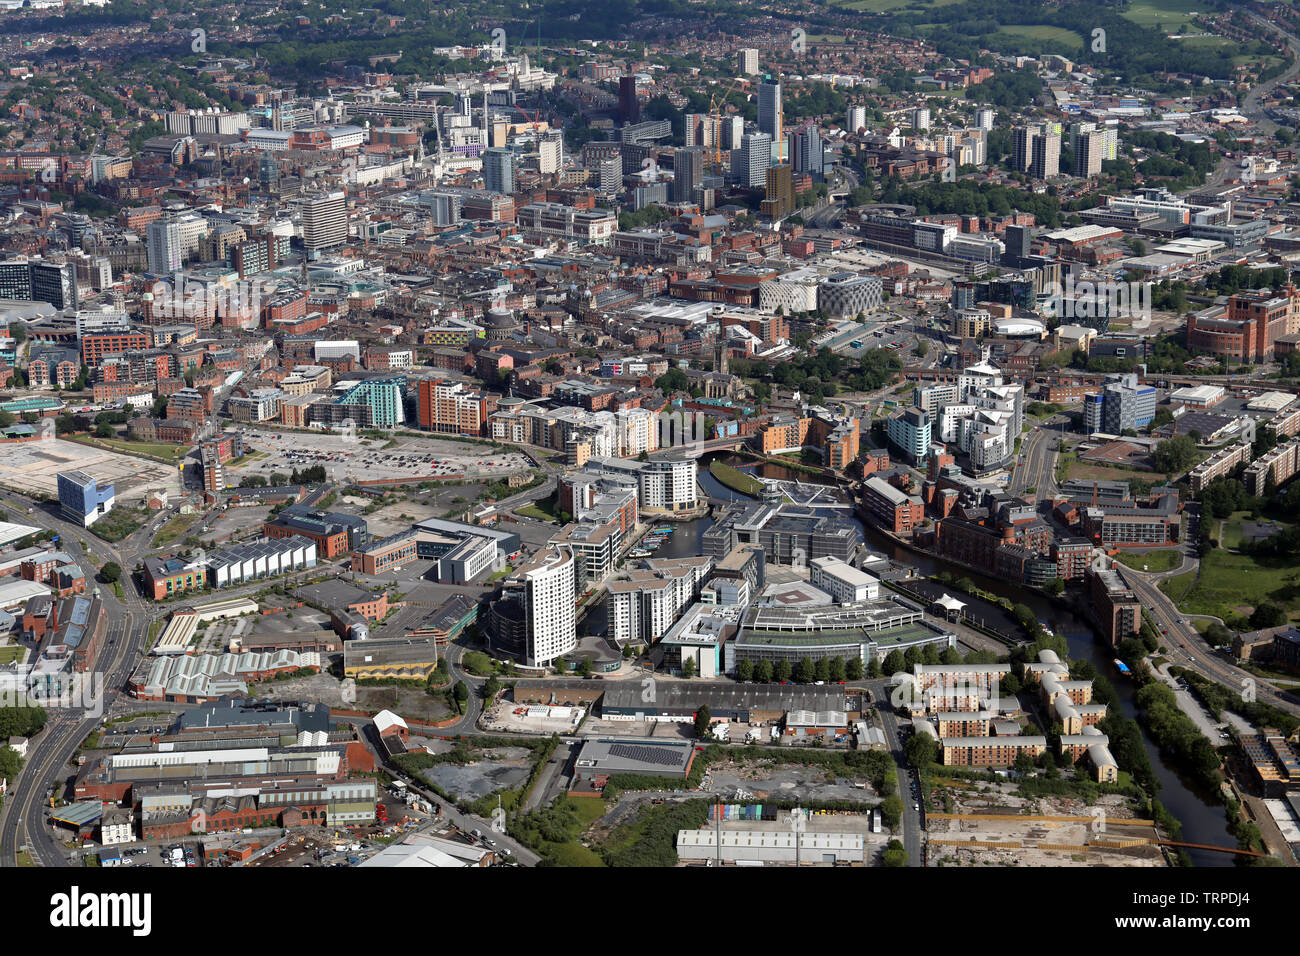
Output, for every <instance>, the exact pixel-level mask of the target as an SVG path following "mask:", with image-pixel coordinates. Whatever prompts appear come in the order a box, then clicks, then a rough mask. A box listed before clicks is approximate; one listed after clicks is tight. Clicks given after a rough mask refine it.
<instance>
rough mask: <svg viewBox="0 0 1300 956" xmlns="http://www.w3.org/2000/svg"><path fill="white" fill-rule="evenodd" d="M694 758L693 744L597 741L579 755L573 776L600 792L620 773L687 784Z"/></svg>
mask: <svg viewBox="0 0 1300 956" xmlns="http://www.w3.org/2000/svg"><path fill="white" fill-rule="evenodd" d="M694 758H695V745H694V744H692V743H691V742H690V741H681V740H653V739H651V740H627V739H624V738H619V737H612V738H611V737H597V738H594V739H591V740H588V741H586V742H585V743H584V744H583V745H582V749H581V750H580V751H578V759H577V760H576V761H575V762H574V765H573V776H574V780H575V781H583V782H586V783H588V784H589V785H591V786H593V787H597V788H599V787H603V786H604V785H605V784H606V783H607V782H608V781H609V778H610V777H611V776H613V775H615V774H620V773H630V774H637V775H640V776H652V777H671V778H673V779H674V780H685V779H686V777H687V775H688V774H690V772H691V763H692V762H693V761H694Z"/></svg>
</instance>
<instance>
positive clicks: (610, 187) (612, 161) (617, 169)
mask: <svg viewBox="0 0 1300 956" xmlns="http://www.w3.org/2000/svg"><path fill="white" fill-rule="evenodd" d="M597 176H599V178H600V191H601V192H603V193H616V192H618V191H619V190H620V189H622V188H623V157H622V156H620V155H618V154H615V155H613V156H606V157H605V158H604V159H602V160H601V161H600V166H599V167H597Z"/></svg>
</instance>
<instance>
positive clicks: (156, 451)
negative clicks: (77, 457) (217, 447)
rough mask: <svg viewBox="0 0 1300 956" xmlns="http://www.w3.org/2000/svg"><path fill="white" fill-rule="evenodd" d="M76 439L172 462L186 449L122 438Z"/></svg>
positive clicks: (84, 443) (123, 452)
mask: <svg viewBox="0 0 1300 956" xmlns="http://www.w3.org/2000/svg"><path fill="white" fill-rule="evenodd" d="M75 440H77V441H80V442H81V444H83V445H93V446H95V447H96V448H107V449H108V450H109V451H118V452H121V453H122V454H124V455H142V456H145V457H149V458H160V459H162V460H163V461H170V462H176V461H179V460H180V459H181V458H182V457H183V456H184V454H185V451H186V450H185V449H184V448H182V447H180V446H179V445H166V444H163V443H161V442H144V441H123V440H122V439H120V438H78V439H75Z"/></svg>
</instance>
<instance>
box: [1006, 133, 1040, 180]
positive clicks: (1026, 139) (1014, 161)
mask: <svg viewBox="0 0 1300 956" xmlns="http://www.w3.org/2000/svg"><path fill="white" fill-rule="evenodd" d="M1036 133H1037V127H1033V126H1017V127H1016V128H1015V130H1014V133H1013V136H1012V140H1011V168H1012V169H1014V170H1015V171H1016V172H1018V173H1027V172H1029V164H1030V163H1031V162H1033V159H1034V137H1035V135H1036Z"/></svg>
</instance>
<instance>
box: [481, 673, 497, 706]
mask: <svg viewBox="0 0 1300 956" xmlns="http://www.w3.org/2000/svg"><path fill="white" fill-rule="evenodd" d="M500 692H501V681H500V680H499V679H498V678H497V675H496V674H493V675H492V676H491V677H489V678H488V679H487V683H485V684H484V685H483V699H484V700H492V699H493V698H494V697H496V695H497V694H499V693H500Z"/></svg>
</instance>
